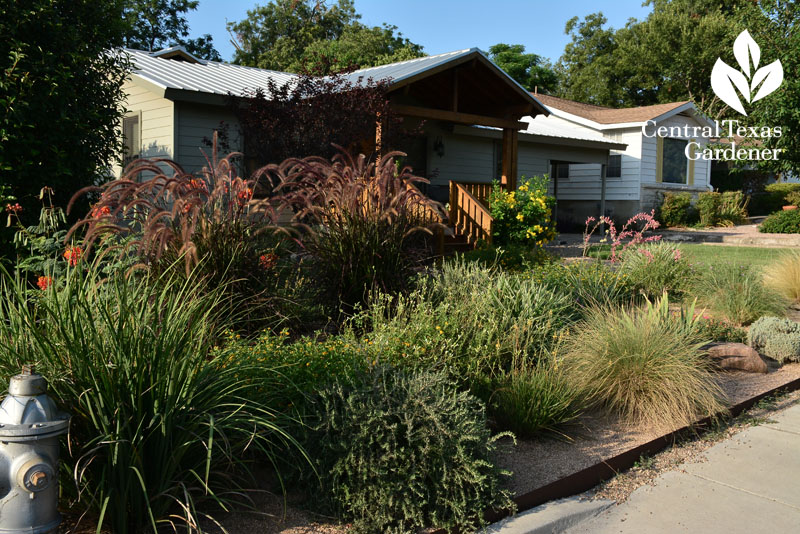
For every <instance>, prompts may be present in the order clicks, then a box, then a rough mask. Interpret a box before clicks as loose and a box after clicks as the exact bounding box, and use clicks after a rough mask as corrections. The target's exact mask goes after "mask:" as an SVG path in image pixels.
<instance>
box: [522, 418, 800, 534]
mask: <svg viewBox="0 0 800 534" xmlns="http://www.w3.org/2000/svg"><path fill="white" fill-rule="evenodd" d="M771 421H774V423H772V422H771V423H764V424H762V425H759V426H755V427H751V428H749V429H747V430H744V431H742V432H741V433H739V434H737V435H735V436H734V437H733V438H731V439H729V440H727V441H724V442H721V443H719V444H717V445H715V446H714V447H712V448H710V449H709V450H707V451H706V452H705V453H704V457H705V458H706V459H707V461H705V462H700V463H689V464H683V465H681V466H679V469H678V470H676V471H670V472H668V473H664V474H662V475H661V476H659V477H658V478H657V479H656V481H655V486H644V487H641V488H639V489H637V490H636V491H634V492H633V493H632V494H631V496H630V498H629V499H628V500H627V501H626V502H624V503H622V504H620V505H618V506H612V507H610V508H608V509H606V510H604V511H602V512H601V513H599V514H598V515H595V516H594V517H591V518H590V519H586V520H585V521H582V522H581V523H579V524H577V525H574V526H572V527H571V528H566V529H564V530H561V532H565V533H568V534H588V533H591V534H603V533H612V532H613V533H615V534H616V533H630V534H657V533H669V534H675V533H680V532H686V533H689V532H690V533H700V532H702V533H704V534H717V533H719V534H723V533H724V534H738V533H741V534H755V533H761V532H764V533H770V534H783V533H787V534H788V533H797V532H800V406H794V407H792V408H789V409H787V410H785V411H783V412H781V413H779V414H776V415H774V416H773V417H772V418H771ZM534 531H535V530H533V529H532V530H529V531H528V532H534Z"/></svg>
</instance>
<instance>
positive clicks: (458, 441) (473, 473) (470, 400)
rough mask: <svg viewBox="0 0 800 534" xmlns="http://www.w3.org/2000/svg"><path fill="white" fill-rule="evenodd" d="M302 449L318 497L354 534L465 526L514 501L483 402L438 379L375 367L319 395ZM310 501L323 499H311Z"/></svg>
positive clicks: (438, 376) (440, 376) (428, 374)
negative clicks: (316, 477)
mask: <svg viewBox="0 0 800 534" xmlns="http://www.w3.org/2000/svg"><path fill="white" fill-rule="evenodd" d="M318 410H319V411H318V416H317V420H316V423H315V424H314V425H313V431H312V433H311V435H310V439H309V442H308V448H309V451H310V454H311V456H312V458H313V459H314V460H315V461H316V466H317V472H318V473H319V474H320V477H321V483H322V487H323V492H322V494H321V496H323V497H324V498H325V500H326V501H327V504H329V505H330V506H331V507H332V508H333V510H334V511H335V512H336V513H337V515H339V516H340V517H341V518H343V519H345V520H347V521H352V522H353V527H354V529H355V531H356V532H364V533H373V532H386V533H412V532H416V531H417V530H418V529H420V528H425V527H437V528H445V529H449V528H460V529H466V530H471V529H473V528H475V527H477V526H479V525H481V524H483V512H484V510H486V509H487V508H495V509H500V508H502V509H507V508H512V507H513V503H512V501H511V498H510V495H509V493H508V492H507V491H506V490H502V489H501V488H500V477H501V476H502V475H504V474H505V473H503V472H502V471H500V470H499V469H497V468H496V467H494V464H493V455H494V452H495V449H496V446H497V444H496V442H497V440H498V439H499V438H501V437H502V435H498V436H494V437H492V435H491V433H490V432H489V430H488V428H487V426H486V414H485V408H484V406H483V404H482V403H481V402H480V401H479V400H477V399H476V398H474V397H473V396H471V395H470V394H469V393H468V392H464V391H459V390H458V388H457V386H456V384H454V383H453V382H452V381H450V380H449V379H448V378H446V377H445V375H444V374H441V373H431V372H424V371H423V372H403V371H398V370H390V369H383V368H376V369H375V370H374V371H372V372H371V373H370V374H368V375H367V376H365V377H364V379H363V381H361V382H356V383H353V382H342V383H338V384H336V385H335V386H333V387H331V388H328V389H326V390H324V391H321V392H320V393H319V398H318ZM317 495H320V494H319V493H317Z"/></svg>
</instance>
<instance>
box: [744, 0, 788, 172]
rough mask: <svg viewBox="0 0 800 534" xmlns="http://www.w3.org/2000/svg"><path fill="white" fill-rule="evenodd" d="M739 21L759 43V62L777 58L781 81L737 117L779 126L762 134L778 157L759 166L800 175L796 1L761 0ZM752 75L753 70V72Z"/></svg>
mask: <svg viewBox="0 0 800 534" xmlns="http://www.w3.org/2000/svg"><path fill="white" fill-rule="evenodd" d="M742 21H743V25H744V26H745V27H746V28H747V29H748V31H749V32H750V34H751V35H752V36H753V39H754V40H755V42H756V43H758V44H759V45H760V62H759V66H761V67H763V66H765V65H768V64H769V63H771V62H773V61H775V60H780V62H781V65H782V68H783V83H782V84H781V86H780V87H779V88H778V89H777V90H776V91H775V92H773V93H772V94H770V95H769V96H767V97H765V98H762V99H760V100H758V101H757V102H755V103H753V104H752V105H750V106H749V110H748V116H747V117H740V118H742V120H743V121H744V122H746V123H747V124H749V125H750V126H759V127H761V126H768V127H773V128H774V127H776V126H780V127H781V128H782V134H781V136H780V137H770V138H765V139H764V140H763V141H764V143H765V145H766V146H767V147H768V148H779V149H781V150H782V152H781V154H780V157H779V159H777V160H772V161H763V162H761V167H762V168H764V169H765V170H770V171H774V172H779V173H791V174H792V175H794V176H798V175H800V5H798V4H796V3H795V2H787V1H782V0H762V1H761V2H759V3H757V4H752V5H750V6H747V8H746V9H745V10H743V12H742ZM733 64H734V65H735V63H733ZM754 76H755V74H754Z"/></svg>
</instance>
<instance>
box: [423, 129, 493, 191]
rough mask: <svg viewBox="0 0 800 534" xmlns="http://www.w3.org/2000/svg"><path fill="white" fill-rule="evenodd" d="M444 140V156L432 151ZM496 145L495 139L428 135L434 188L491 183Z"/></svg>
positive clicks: (430, 169)
mask: <svg viewBox="0 0 800 534" xmlns="http://www.w3.org/2000/svg"><path fill="white" fill-rule="evenodd" d="M437 137H441V138H442V143H443V144H444V155H443V156H439V155H438V154H437V153H435V152H434V151H433V143H434V141H435V140H436V138H437ZM494 151H495V143H494V141H493V140H492V139H487V138H483V137H469V136H465V135H454V134H447V133H444V132H437V131H433V132H430V133H429V135H428V174H429V175H434V174H435V175H436V177H435V178H433V179H432V180H431V185H439V186H446V185H447V184H448V182H449V181H451V180H452V181H454V182H479V183H484V182H485V183H488V182H491V181H492V179H493V178H494V177H495V174H496V170H495V166H494V161H495V152H494Z"/></svg>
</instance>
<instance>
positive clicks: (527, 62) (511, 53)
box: [489, 43, 558, 93]
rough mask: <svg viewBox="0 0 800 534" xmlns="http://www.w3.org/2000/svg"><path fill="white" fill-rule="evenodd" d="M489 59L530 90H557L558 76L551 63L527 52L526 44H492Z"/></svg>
mask: <svg viewBox="0 0 800 534" xmlns="http://www.w3.org/2000/svg"><path fill="white" fill-rule="evenodd" d="M489 59H491V60H492V61H494V63H495V64H496V65H497V66H498V67H500V68H501V69H503V70H504V71H506V72H507V73H508V75H509V76H511V77H512V78H514V79H515V80H517V81H518V82H519V83H520V85H522V86H523V87H525V88H526V89H527V90H529V91H533V90H535V89H536V90H539V91H542V92H545V93H550V92H553V91H555V90H556V87H557V85H558V77H557V76H556V73H555V72H553V69H552V67H551V65H550V63H549V62H548V61H547V60H546V59H544V58H542V57H541V56H538V55H536V54H530V53H525V46H524V45H520V44H513V45H509V44H505V43H498V44H496V45H492V46H490V47H489Z"/></svg>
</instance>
